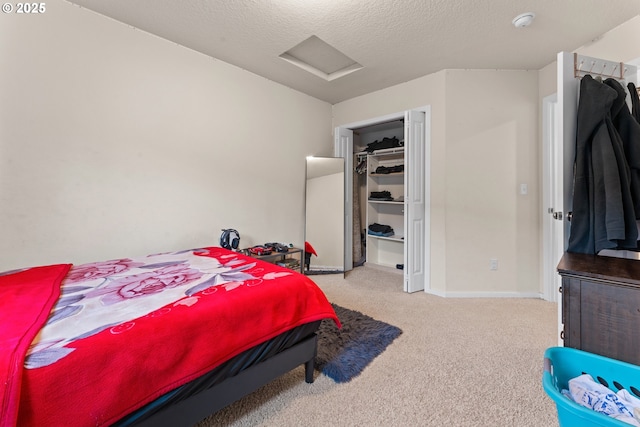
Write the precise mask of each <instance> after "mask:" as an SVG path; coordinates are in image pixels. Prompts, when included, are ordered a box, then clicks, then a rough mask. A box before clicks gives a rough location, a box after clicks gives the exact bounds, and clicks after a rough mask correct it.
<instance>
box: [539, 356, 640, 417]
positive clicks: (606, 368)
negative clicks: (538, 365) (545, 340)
mask: <svg viewBox="0 0 640 427" xmlns="http://www.w3.org/2000/svg"><path fill="white" fill-rule="evenodd" d="M583 373H585V374H589V375H591V376H592V377H593V379H594V380H595V381H599V382H600V383H601V384H603V385H605V386H607V387H609V388H610V389H611V390H612V391H614V392H617V391H618V390H620V389H622V388H625V389H627V391H629V392H630V393H631V394H633V395H635V396H636V397H638V398H640V395H639V394H640V366H636V365H632V364H630V363H626V362H621V361H619V360H614V359H610V358H608V357H603V356H599V355H597V354H593V353H588V352H586V351H581V350H576V349H575V348H567V347H551V348H548V349H547V350H546V351H545V353H544V371H543V373H542V387H543V388H544V391H545V392H546V393H547V394H548V395H549V397H551V399H553V400H554V402H555V403H556V408H557V409H558V422H559V423H560V426H561V427H590V426H612V427H625V426H626V427H629V426H630V424H627V423H625V422H622V421H618V420H616V419H615V418H611V417H609V416H607V415H604V414H599V413H598V412H595V411H593V410H591V409H589V408H585V407H584V406H581V405H578V404H577V403H575V402H573V401H571V400H569V399H568V398H567V397H565V396H563V395H562V394H561V390H562V389H568V388H569V380H570V379H572V378H575V377H577V376H580V375H582V374H583Z"/></svg>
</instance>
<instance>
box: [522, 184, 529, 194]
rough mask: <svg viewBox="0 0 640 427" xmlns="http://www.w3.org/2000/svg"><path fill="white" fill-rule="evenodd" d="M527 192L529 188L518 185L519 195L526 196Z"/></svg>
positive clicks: (525, 185) (524, 185)
mask: <svg viewBox="0 0 640 427" xmlns="http://www.w3.org/2000/svg"><path fill="white" fill-rule="evenodd" d="M528 192H529V188H528V187H527V184H520V194H522V195H523V196H526V195H527V193H528Z"/></svg>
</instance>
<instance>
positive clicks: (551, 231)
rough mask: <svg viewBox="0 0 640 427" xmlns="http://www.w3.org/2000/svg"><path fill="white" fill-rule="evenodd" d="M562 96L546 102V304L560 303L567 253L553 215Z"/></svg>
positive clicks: (544, 212)
mask: <svg viewBox="0 0 640 427" xmlns="http://www.w3.org/2000/svg"><path fill="white" fill-rule="evenodd" d="M557 114H558V95H557V94H556V93H554V94H552V95H549V96H546V97H545V98H543V100H542V152H543V154H542V158H543V161H542V209H543V212H542V230H543V237H542V272H543V274H542V282H543V293H542V297H543V299H545V300H546V301H550V302H557V301H558V289H559V287H560V285H561V283H562V280H561V278H560V276H559V275H558V274H557V272H556V266H557V265H558V262H559V261H560V258H561V257H562V254H563V249H564V233H563V230H562V224H558V221H557V220H556V219H554V217H553V214H554V213H555V212H556V210H557V208H558V204H557V196H558V194H557V193H558V189H559V186H558V179H557V177H558V172H561V170H562V169H561V168H562V164H560V165H558V162H557V160H558V159H559V156H558V154H559V150H560V151H561V150H562V142H561V139H560V135H559V128H558V120H557Z"/></svg>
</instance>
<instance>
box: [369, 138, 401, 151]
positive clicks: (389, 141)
mask: <svg viewBox="0 0 640 427" xmlns="http://www.w3.org/2000/svg"><path fill="white" fill-rule="evenodd" d="M400 146H401V144H400V140H399V139H398V138H396V137H395V136H394V137H392V138H387V137H386V136H385V137H384V138H382V141H378V140H375V141H373V142H372V143H369V144H367V148H366V149H365V151H367V152H369V153H372V152H374V151H376V150H381V149H383V148H394V147H400Z"/></svg>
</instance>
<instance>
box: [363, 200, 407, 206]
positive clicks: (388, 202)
mask: <svg viewBox="0 0 640 427" xmlns="http://www.w3.org/2000/svg"><path fill="white" fill-rule="evenodd" d="M367 201H368V202H369V203H380V204H382V205H399V206H401V205H404V201H402V200H371V199H368V200H367Z"/></svg>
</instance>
